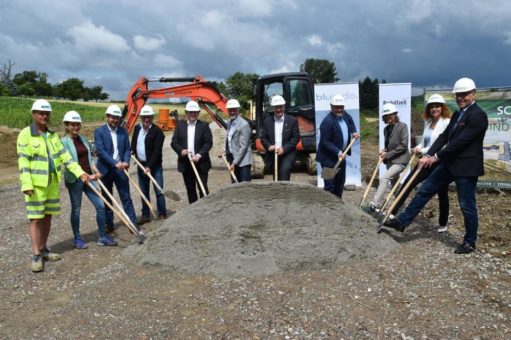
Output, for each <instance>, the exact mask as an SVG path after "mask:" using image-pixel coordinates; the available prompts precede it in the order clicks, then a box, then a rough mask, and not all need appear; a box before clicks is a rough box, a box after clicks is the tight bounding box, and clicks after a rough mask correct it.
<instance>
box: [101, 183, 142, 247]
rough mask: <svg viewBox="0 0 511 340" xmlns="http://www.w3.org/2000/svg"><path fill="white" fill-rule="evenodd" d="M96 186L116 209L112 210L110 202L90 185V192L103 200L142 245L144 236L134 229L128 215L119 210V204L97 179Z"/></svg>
mask: <svg viewBox="0 0 511 340" xmlns="http://www.w3.org/2000/svg"><path fill="white" fill-rule="evenodd" d="M98 184H99V186H100V187H101V189H103V191H104V192H105V193H106V194H107V196H108V197H109V198H110V200H112V203H113V204H114V205H115V206H116V207H117V209H114V208H113V207H112V205H111V204H110V202H108V201H107V200H106V199H105V198H104V197H103V195H101V193H100V192H99V191H97V190H96V188H94V187H93V186H92V185H91V186H92V188H91V189H92V191H94V192H95V193H96V194H98V196H99V197H100V198H101V199H102V200H103V202H105V204H106V205H107V206H108V207H109V208H110V209H112V211H113V212H114V213H115V215H116V216H117V217H119V218H120V219H121V221H123V223H124V224H125V225H126V227H128V229H129V230H130V231H131V232H132V233H133V234H135V235H136V236H137V238H138V243H140V244H142V243H144V241H145V239H146V237H145V235H144V234H142V233H141V232H140V231H139V230H138V229H137V227H135V226H134V225H133V223H132V222H131V220H130V219H129V217H128V215H126V212H125V211H124V210H123V209H122V208H121V206H120V205H119V203H117V201H116V200H115V198H114V196H112V194H111V193H110V192H109V191H108V189H107V188H106V187H105V185H104V184H103V182H101V180H100V179H98Z"/></svg>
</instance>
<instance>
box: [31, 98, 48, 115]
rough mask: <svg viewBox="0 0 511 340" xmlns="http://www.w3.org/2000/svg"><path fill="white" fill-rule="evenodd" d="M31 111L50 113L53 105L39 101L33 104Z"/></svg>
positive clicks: (42, 100) (45, 101)
mask: <svg viewBox="0 0 511 340" xmlns="http://www.w3.org/2000/svg"><path fill="white" fill-rule="evenodd" d="M31 111H48V112H51V105H50V103H48V101H47V100H45V99H37V100H36V101H35V102H34V104H32V110H31Z"/></svg>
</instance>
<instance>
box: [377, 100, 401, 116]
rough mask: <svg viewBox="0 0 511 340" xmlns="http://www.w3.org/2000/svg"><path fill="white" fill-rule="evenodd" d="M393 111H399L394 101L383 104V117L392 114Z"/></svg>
mask: <svg viewBox="0 0 511 340" xmlns="http://www.w3.org/2000/svg"><path fill="white" fill-rule="evenodd" d="M392 113H397V109H396V106H395V105H394V104H392V103H387V104H385V105H383V112H382V113H381V115H382V117H383V116H386V115H390V114H392Z"/></svg>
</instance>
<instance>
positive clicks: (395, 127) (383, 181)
mask: <svg viewBox="0 0 511 340" xmlns="http://www.w3.org/2000/svg"><path fill="white" fill-rule="evenodd" d="M397 113H398V112H397V109H396V106H395V105H394V104H390V103H387V104H385V105H383V112H382V119H383V121H384V122H385V124H387V126H386V127H385V129H384V130H383V135H384V137H385V143H384V148H383V150H381V151H380V158H383V163H384V164H385V165H386V166H387V172H385V174H383V175H382V176H380V183H379V185H378V189H377V190H376V194H375V195H374V197H373V199H372V200H371V202H370V203H369V206H368V207H367V209H366V211H368V212H374V211H375V209H378V208H380V207H381V206H382V204H383V199H384V197H385V193H386V192H387V186H388V184H389V182H391V183H392V184H393V185H394V184H395V183H396V181H397V180H398V179H399V174H400V173H401V172H402V171H403V170H404V169H405V167H406V164H407V163H408V162H409V161H410V152H409V151H408V127H407V126H406V124H405V123H403V122H400V121H399V117H398V116H397Z"/></svg>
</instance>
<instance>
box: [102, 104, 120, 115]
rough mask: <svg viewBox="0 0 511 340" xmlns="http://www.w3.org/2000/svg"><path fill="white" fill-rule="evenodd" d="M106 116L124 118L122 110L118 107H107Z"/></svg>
mask: <svg viewBox="0 0 511 340" xmlns="http://www.w3.org/2000/svg"><path fill="white" fill-rule="evenodd" d="M105 114H106V115H111V116H116V117H122V111H121V108H120V107H119V106H117V105H110V106H109V107H107V108H106V111H105Z"/></svg>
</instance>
